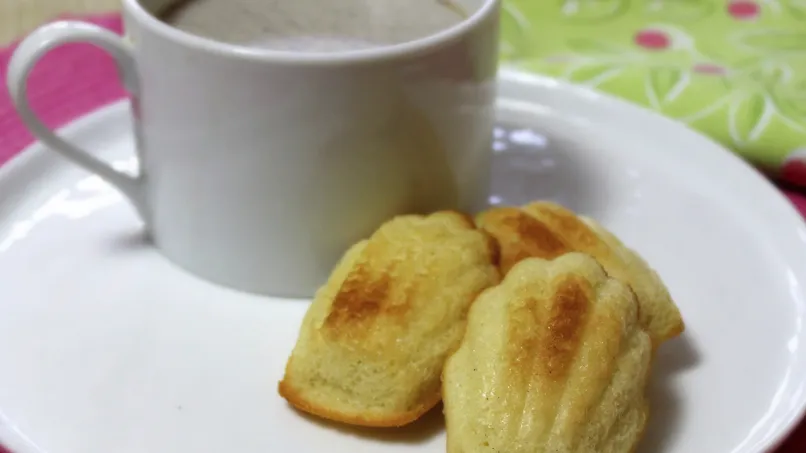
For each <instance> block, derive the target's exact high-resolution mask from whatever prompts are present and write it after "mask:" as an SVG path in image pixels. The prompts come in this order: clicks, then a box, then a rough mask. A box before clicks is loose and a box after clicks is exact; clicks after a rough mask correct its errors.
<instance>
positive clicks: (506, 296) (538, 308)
mask: <svg viewBox="0 0 806 453" xmlns="http://www.w3.org/2000/svg"><path fill="white" fill-rule="evenodd" d="M651 357H652V343H651V340H650V337H649V335H648V334H647V333H646V332H645V331H644V330H643V328H642V327H641V325H640V323H639V319H638V302H637V300H636V297H635V294H634V293H633V291H632V290H631V289H630V287H629V286H628V285H627V284H625V283H623V282H621V281H619V280H618V279H615V278H612V277H610V276H608V274H607V273H606V272H605V270H604V269H603V268H602V266H601V265H600V264H599V263H598V262H597V261H596V260H595V259H594V258H592V257H591V256H589V255H586V254H582V253H577V252H571V253H567V254H564V255H562V256H560V257H558V258H556V259H554V260H544V259H540V258H527V259H524V260H521V261H519V262H518V263H516V264H515V265H514V266H513V267H512V269H511V270H510V272H509V273H508V274H507V275H506V277H505V278H504V280H503V282H502V283H501V284H499V285H498V286H496V287H494V288H491V289H488V290H487V291H485V292H484V293H483V294H482V295H481V296H479V298H478V299H477V300H476V302H475V303H474V304H473V307H472V308H471V310H470V312H469V314H468V324H467V330H466V334H465V336H464V339H463V340H462V343H461V346H460V347H459V349H458V350H457V351H456V353H455V354H453V355H452V356H451V357H450V358H449V359H448V361H447V363H446V366H445V369H444V371H443V401H444V407H445V417H446V423H447V430H448V452H449V453H477V452H478V453H492V452H507V453H629V452H631V451H633V449H634V448H635V446H636V444H637V443H638V440H639V439H640V437H641V435H642V432H643V430H644V427H645V424H646V420H647V417H648V403H647V397H646V382H647V378H648V374H649V370H650V363H651Z"/></svg>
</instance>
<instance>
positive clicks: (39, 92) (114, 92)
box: [0, 14, 806, 453]
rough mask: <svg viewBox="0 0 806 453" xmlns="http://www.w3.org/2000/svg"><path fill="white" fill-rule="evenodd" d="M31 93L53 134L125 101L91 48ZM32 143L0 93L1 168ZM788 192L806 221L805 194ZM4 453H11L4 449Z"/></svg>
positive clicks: (0, 65)
mask: <svg viewBox="0 0 806 453" xmlns="http://www.w3.org/2000/svg"><path fill="white" fill-rule="evenodd" d="M75 18H78V19H81V20H86V21H90V22H93V23H95V24H98V25H101V26H103V27H106V28H108V29H110V30H112V31H115V32H117V33H121V31H122V21H121V18H120V15H119V14H104V15H92V16H81V17H75ZM13 48H14V46H13V45H12V46H10V47H6V48H0V73H2V77H3V80H4V81H5V73H6V68H7V66H8V60H9V58H10V56H11V52H12V51H13ZM3 86H5V82H3ZM28 89H29V95H30V99H31V105H32V106H33V108H34V110H35V111H37V112H38V113H39V115H40V117H41V118H42V119H43V120H44V121H45V123H47V124H48V125H49V126H51V127H54V128H55V127H59V126H62V125H65V124H67V123H69V122H70V121H72V120H73V119H75V118H77V117H79V116H81V115H84V114H86V113H89V112H91V111H93V110H95V109H97V108H98V107H100V106H103V105H105V104H109V103H111V102H114V101H117V100H119V99H121V98H123V97H124V96H125V92H124V91H123V88H122V87H121V85H120V83H119V82H118V75H117V68H116V67H115V64H114V63H113V61H112V60H111V58H109V57H108V56H107V55H105V54H104V53H103V52H102V51H101V50H98V49H97V48H94V47H92V46H90V45H87V44H70V45H67V46H64V47H62V48H59V49H56V50H54V51H53V52H51V53H50V54H48V55H47V56H45V57H44V58H43V59H42V61H41V62H40V64H39V65H38V66H37V67H36V68H35V69H34V71H33V73H32V74H31V78H30V79H29V82H28ZM33 140H34V139H33V137H32V136H31V134H30V133H29V132H28V130H27V129H26V128H25V127H24V126H23V124H22V122H21V121H20V119H19V117H18V116H17V114H16V113H15V112H14V109H13V107H12V105H11V100H10V99H9V96H8V92H7V91H6V89H5V88H3V89H0V165H3V164H4V163H6V162H8V161H9V160H10V159H12V158H13V157H14V156H16V155H17V154H18V153H19V152H20V151H22V150H23V149H24V148H25V147H26V146H28V145H29V144H31V143H32V142H33ZM783 192H784V194H785V195H786V196H787V197H788V198H789V199H790V200H791V202H792V203H793V204H794V205H795V206H796V207H797V208H798V210H799V211H800V212H801V213H802V214H803V215H804V216H806V192H804V193H800V192H795V191H787V190H783ZM804 452H806V424H803V425H801V427H800V428H799V429H798V430H797V431H796V432H795V433H794V434H793V435H792V436H791V437H790V439H789V440H788V441H787V442H786V443H785V444H784V445H783V446H782V447H781V448H780V449H779V450H778V451H777V452H776V453H804ZM0 453H9V452H8V451H7V450H5V449H4V448H3V447H2V446H0ZM54 453H57V452H54ZM713 453H718V452H713ZM719 453H721V452H719Z"/></svg>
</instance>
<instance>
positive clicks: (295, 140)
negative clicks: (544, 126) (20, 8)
mask: <svg viewBox="0 0 806 453" xmlns="http://www.w3.org/2000/svg"><path fill="white" fill-rule="evenodd" d="M289 1H293V0H289ZM156 3H160V2H159V1H155V0H151V1H148V0H139V1H138V0H124V1H123V14H124V20H125V25H126V32H127V35H128V38H129V39H122V38H120V37H118V36H117V35H115V34H114V33H111V32H109V31H106V30H103V29H101V28H99V27H96V26H94V25H90V24H86V23H82V22H70V21H67V22H56V23H52V24H49V25H46V26H44V27H42V28H40V29H38V30H36V31H35V32H33V33H32V34H31V35H29V36H28V37H27V38H26V39H25V40H24V41H23V42H22V43H21V44H20V45H19V47H18V48H17V50H16V51H15V53H14V55H13V57H12V59H11V62H10V65H9V69H8V88H9V91H10V93H11V97H12V99H13V101H14V104H15V106H16V108H17V110H18V112H19V114H20V115H21V117H22V119H23V120H24V122H25V124H26V125H27V126H28V127H29V128H30V130H31V131H32V132H33V133H34V134H35V135H36V136H37V137H38V138H39V139H40V140H41V141H42V142H44V143H45V144H47V145H48V146H49V147H50V148H52V149H53V150H55V151H57V152H59V153H60V154H62V155H63V156H65V157H66V158H68V159H70V160H71V161H72V162H74V163H76V164H78V165H80V166H81V167H83V168H85V169H87V170H89V171H91V172H93V173H95V174H98V175H99V176H101V177H103V178H104V179H105V180H106V181H108V182H109V183H111V184H112V185H114V186H115V187H116V188H117V189H119V190H120V191H121V192H122V193H123V194H125V195H126V196H127V198H128V199H129V200H130V201H131V202H132V204H133V205H134V206H135V207H136V209H137V211H138V212H139V214H140V216H141V217H142V219H143V221H144V222H145V224H146V228H147V231H148V232H149V234H150V236H151V238H152V239H153V242H154V243H155V245H156V246H157V247H158V249H159V250H160V251H161V252H162V253H163V255H164V256H166V257H167V258H168V259H169V260H171V261H173V262H174V263H176V264H177V265H179V266H180V267H182V268H184V269H186V270H188V271H190V272H191V273H193V274H195V275H197V276H199V277H201V278H204V279H207V280H209V281H212V282H215V283H218V284H222V285H224V286H229V287H232V288H236V289H240V290H243V291H248V292H254V293H259V294H267V295H279V296H292V297H296V296H310V295H311V294H312V293H313V292H314V291H315V289H316V288H317V287H318V286H320V285H321V284H322V283H323V282H324V281H325V279H326V277H327V274H328V273H329V272H330V270H331V268H332V266H333V265H334V264H335V262H336V261H337V259H338V258H339V256H340V255H341V254H342V253H343V252H344V251H345V249H346V248H347V247H348V246H349V245H350V244H352V243H354V242H356V241H357V240H359V239H361V238H363V237H366V236H368V235H369V234H371V232H372V231H373V230H374V229H375V228H376V227H378V226H379V225H380V224H381V223H382V222H383V221H385V220H387V219H389V218H390V217H392V216H394V215H397V214H402V213H409V212H425V211H430V210H434V209H447V208H453V209H462V210H467V211H474V210H476V209H478V208H479V207H481V206H483V204H484V203H485V202H486V197H487V190H488V180H489V176H488V175H489V166H490V141H491V136H492V127H493V118H494V112H493V103H494V98H495V80H494V79H495V73H496V67H497V45H498V9H499V4H498V0H460V1H459V2H458V3H460V4H463V6H464V7H465V8H466V10H467V11H469V12H470V14H469V17H467V18H466V19H465V20H463V21H461V22H459V23H457V24H456V25H455V26H453V27H451V28H448V29H445V30H442V31H440V32H438V33H436V34H434V35H431V36H428V37H425V38H422V39H418V40H414V41H410V42H404V43H399V44H393V45H385V46H378V47H372V48H368V49H359V50H353V51H344V52H330V53H316V52H289V51H277V50H274V51H273V50H267V49H260V48H252V47H246V46H239V45H233V44H225V43H221V42H217V41H213V40H211V39H206V38H203V37H199V36H195V35H191V34H189V33H185V32H183V31H181V30H178V29H176V28H173V27H171V26H170V25H168V24H166V23H164V22H161V21H160V20H158V19H157V18H156V17H154V15H152V14H151V13H150V12H149V11H155V10H156V8H158V7H159V6H160V5H156ZM162 3H166V1H162ZM69 42H88V43H92V44H95V45H97V46H99V47H101V48H103V49H105V50H106V51H108V52H109V53H110V54H111V55H112V56H113V57H114V58H115V60H116V61H117V64H118V66H119V68H120V72H121V76H122V79H123V84H124V85H125V87H126V88H127V90H128V92H129V93H130V94H131V108H132V115H133V118H134V131H135V139H136V142H137V143H136V150H137V157H138V159H139V163H140V173H139V175H138V176H136V177H131V176H129V175H126V174H123V173H120V172H118V171H117V170H115V169H113V168H112V167H110V166H109V165H107V164H106V163H104V162H102V161H100V160H98V159H97V158H95V157H93V155H92V153H91V151H92V150H83V149H80V148H77V147H76V146H74V145H72V144H70V143H68V142H66V141H65V140H63V139H61V138H59V137H58V136H57V135H56V134H55V133H54V132H53V131H51V130H50V129H48V128H47V127H46V126H45V125H44V124H43V123H42V122H41V121H40V120H39V119H38V118H37V117H36V115H35V113H34V112H33V111H32V110H31V108H30V106H29V104H28V101H27V98H26V93H25V86H26V78H27V77H28V74H29V72H30V71H31V69H32V68H33V66H34V65H35V64H36V62H37V61H38V60H39V59H40V58H41V57H42V56H43V55H44V54H45V53H46V52H48V51H49V50H51V49H53V48H54V47H57V46H59V45H62V44H65V43H69Z"/></svg>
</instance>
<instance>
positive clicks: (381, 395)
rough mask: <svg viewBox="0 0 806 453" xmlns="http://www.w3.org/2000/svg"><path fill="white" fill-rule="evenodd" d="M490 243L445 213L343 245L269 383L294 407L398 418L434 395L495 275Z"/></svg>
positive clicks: (341, 415)
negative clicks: (281, 371)
mask: <svg viewBox="0 0 806 453" xmlns="http://www.w3.org/2000/svg"><path fill="white" fill-rule="evenodd" d="M498 280H499V277H498V269H497V249H496V248H495V241H493V240H492V239H490V238H489V236H487V235H486V234H485V233H483V232H481V231H479V230H477V229H475V226H474V225H473V222H472V221H471V219H469V218H467V217H466V216H464V215H462V214H458V213H454V212H439V213H436V214H433V215H430V216H427V217H423V216H415V215H410V216H401V217H397V218H395V219H393V220H391V221H389V222H387V223H386V224H384V225H383V226H382V227H381V228H380V229H379V230H378V231H376V232H375V234H373V235H372V237H371V238H370V239H369V240H367V241H362V242H360V243H358V244H356V245H355V246H353V247H352V248H351V249H350V250H349V251H348V252H347V253H346V255H345V256H344V258H343V259H342V260H341V262H340V263H339V264H338V266H337V267H336V269H335V270H334V272H333V274H332V275H331V276H330V279H329V280H328V282H327V283H326V284H325V286H324V287H322V289H320V290H319V292H318V293H317V294H316V297H315V298H314V301H313V303H312V304H311V306H310V308H309V309H308V312H307V314H306V316H305V319H304V321H303V325H302V328H301V330H300V334H299V338H298V340H297V344H296V346H295V347H294V351H293V352H292V354H291V358H290V359H289V361H288V364H287V365H286V373H285V377H284V378H283V380H282V382H280V385H279V391H280V394H281V395H282V396H283V397H284V398H285V399H286V400H288V401H289V402H290V403H291V404H292V405H293V406H295V407H297V408H298V409H300V410H303V411H305V412H309V413H311V414H315V415H318V416H320V417H323V418H327V419H330V420H335V421H340V422H344V423H349V424H353V425H363V426H379V427H380V426H401V425H405V424H407V423H410V422H412V421H414V420H416V419H417V418H418V417H420V416H421V415H422V414H424V413H425V412H427V411H428V410H429V409H431V408H432V407H434V406H435V405H436V404H437V403H438V402H439V400H440V399H441V394H440V390H441V389H440V374H441V372H442V368H443V366H444V364H445V359H446V358H447V357H448V355H450V354H451V353H452V352H453V351H455V350H456V348H457V347H458V346H459V342H460V341H461V339H462V336H463V334H464V331H465V324H466V318H467V311H468V309H469V307H470V305H471V304H472V302H473V301H474V300H475V298H476V297H477V296H478V294H479V293H481V292H482V291H483V290H484V289H485V288H487V287H489V286H491V285H495V284H496V283H498Z"/></svg>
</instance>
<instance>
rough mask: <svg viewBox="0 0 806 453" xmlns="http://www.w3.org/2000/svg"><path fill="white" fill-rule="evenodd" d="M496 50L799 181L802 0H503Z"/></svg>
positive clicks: (805, 52) (804, 75) (805, 123)
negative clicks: (654, 115) (650, 111)
mask: <svg viewBox="0 0 806 453" xmlns="http://www.w3.org/2000/svg"><path fill="white" fill-rule="evenodd" d="M501 57H502V60H503V61H504V62H506V63H509V64H511V65H515V66H517V67H519V68H521V69H525V70H529V71H536V72H540V73H544V74H548V75H551V76H555V77H559V78H563V79H566V80H569V81H571V82H574V83H579V84H584V85H588V86H591V87H594V88H597V89H600V90H603V91H606V92H610V93H613V94H616V95H618V96H621V97H623V98H626V99H629V100H631V101H633V102H636V103H639V104H642V105H644V106H646V107H649V108H651V109H654V110H656V111H658V112H661V113H663V114H665V115H667V116H670V117H672V118H675V119H677V120H679V121H682V122H684V123H686V124H688V125H689V126H691V127H692V128H694V129H697V130H699V131H701V132H703V133H705V134H707V135H709V136H711V137H713V138H714V139H716V140H718V141H720V142H722V143H723V144H725V145H727V146H728V147H730V148H732V149H734V150H735V151H736V152H737V153H739V154H741V155H742V156H744V157H746V158H747V159H749V160H750V161H752V162H753V163H755V164H757V165H758V166H759V167H761V168H762V169H764V170H767V171H771V172H773V173H776V174H778V175H779V176H781V177H783V178H785V179H788V180H790V181H791V182H797V183H801V184H805V185H806V157H804V152H803V151H802V150H803V149H806V0H732V1H719V0H541V1H535V0H504V5H503V10H502V40H501ZM799 149H800V150H801V151H800V152H798V151H797V150H799Z"/></svg>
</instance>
